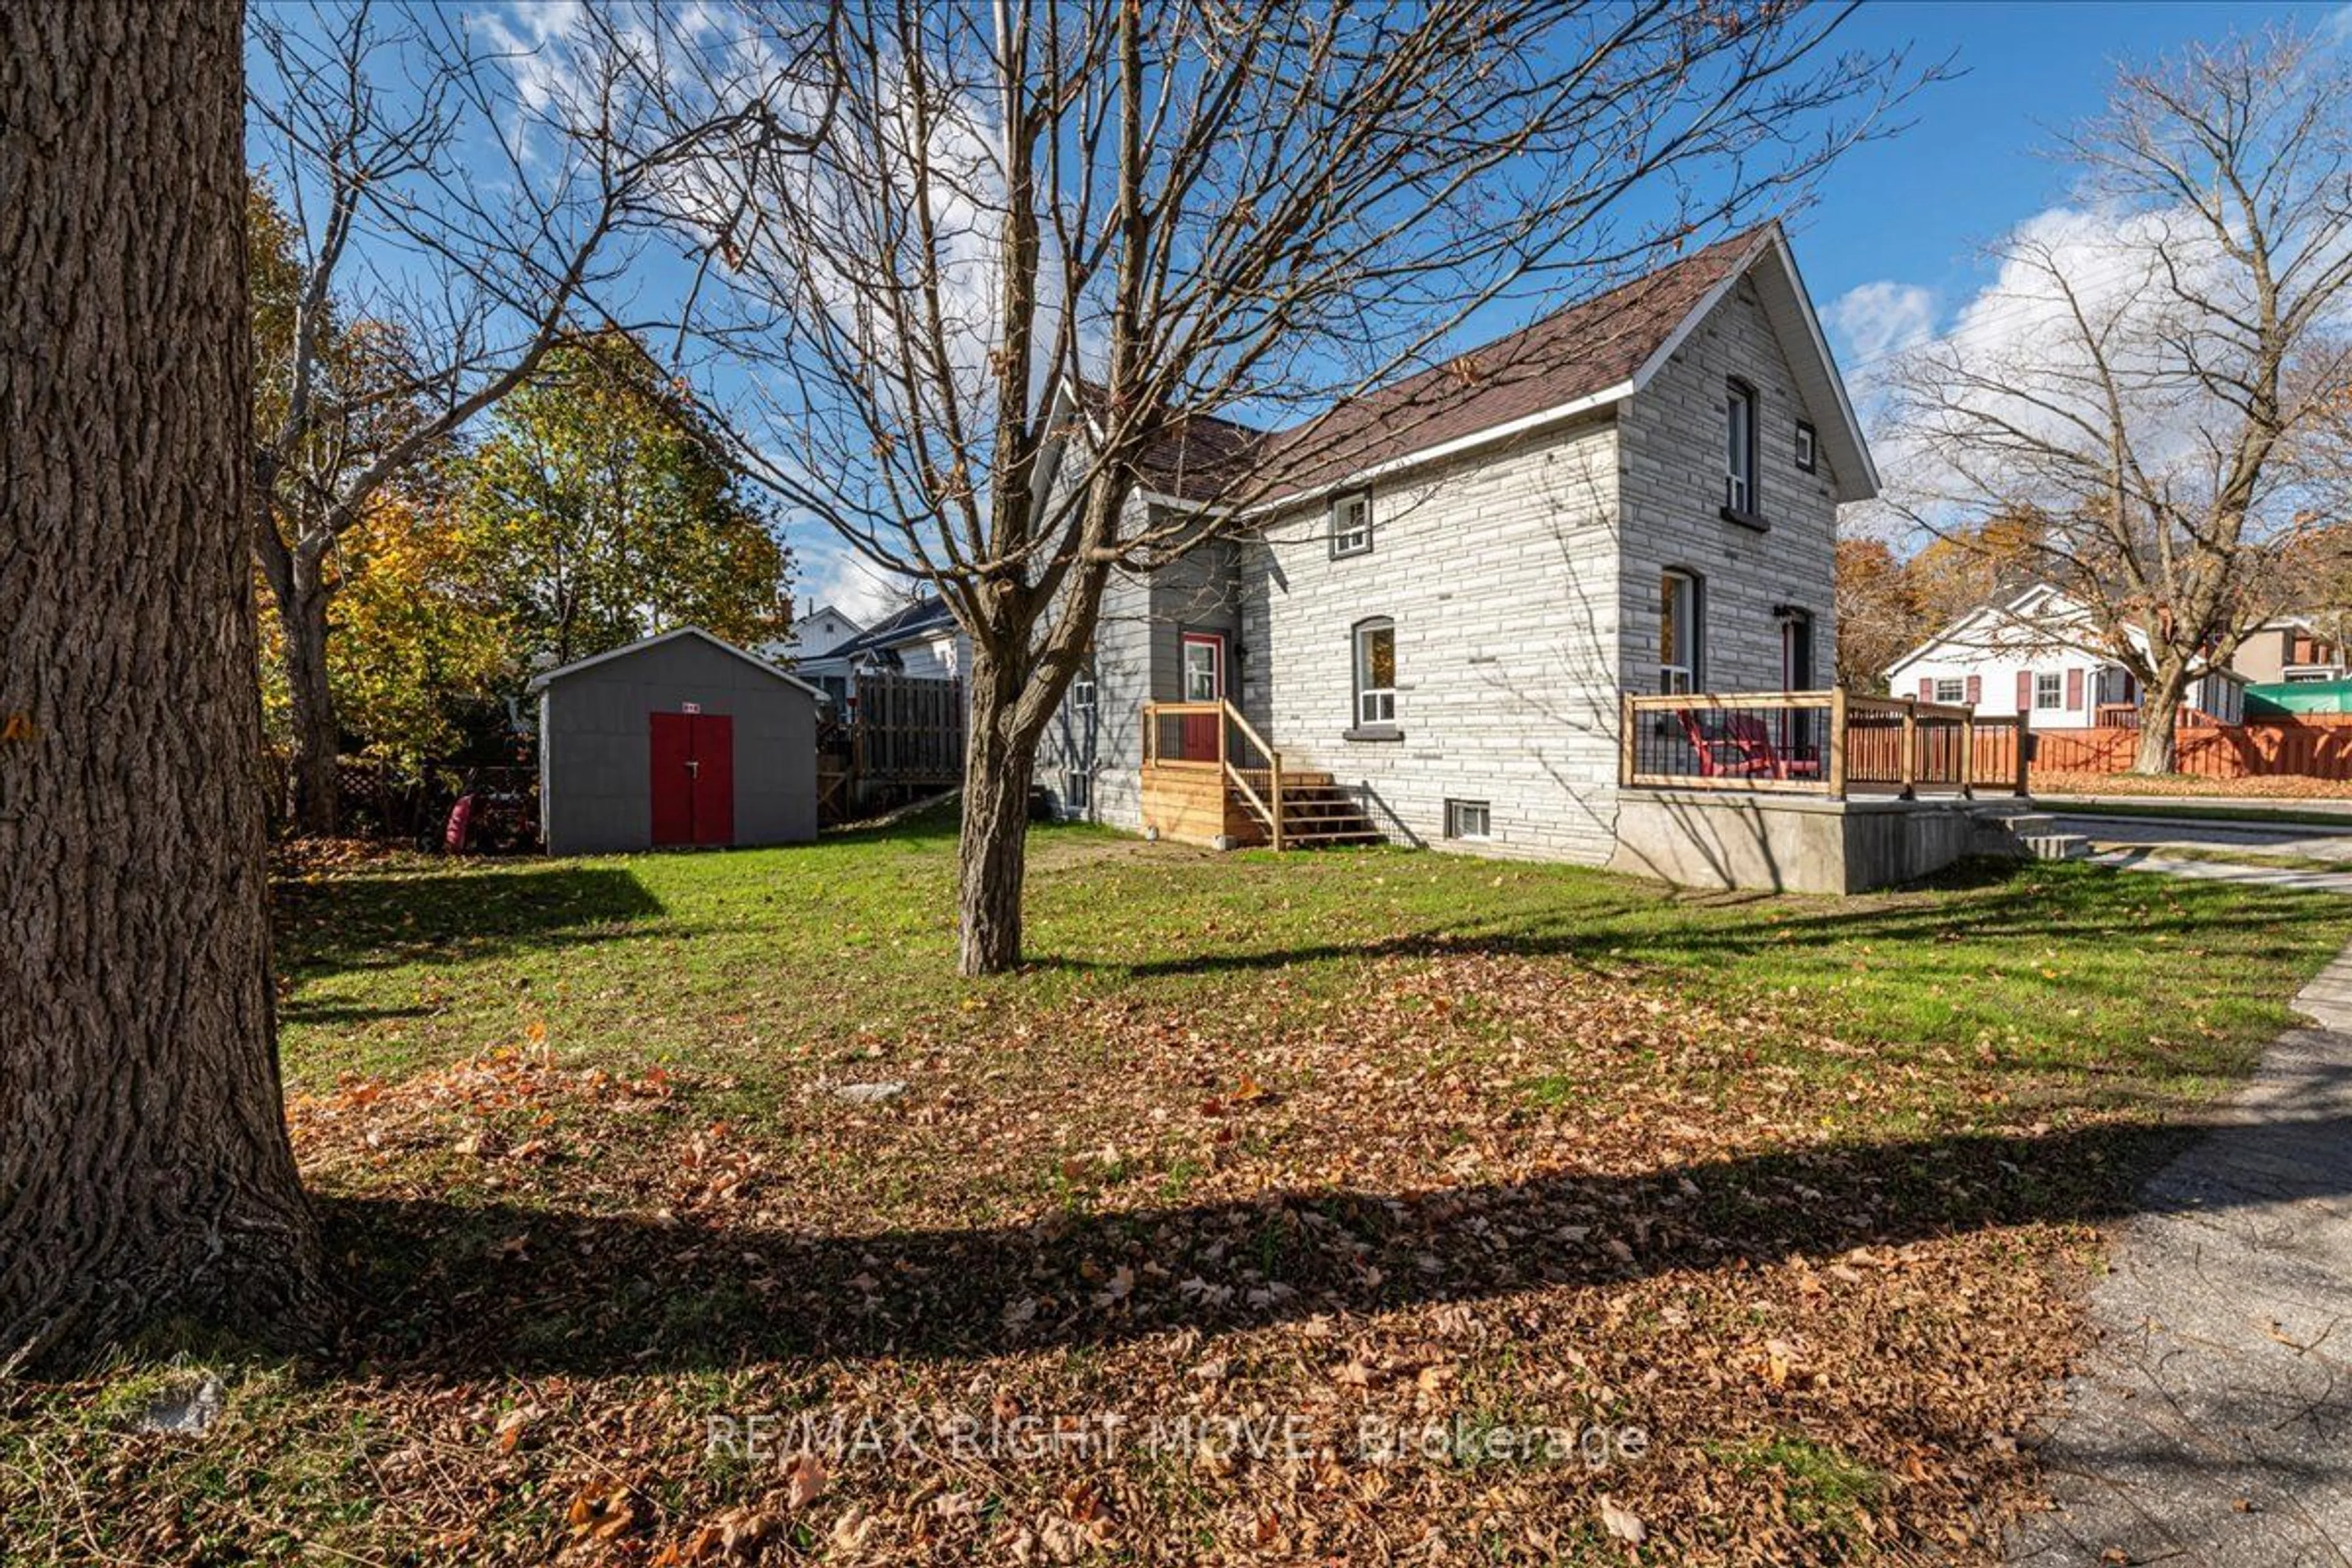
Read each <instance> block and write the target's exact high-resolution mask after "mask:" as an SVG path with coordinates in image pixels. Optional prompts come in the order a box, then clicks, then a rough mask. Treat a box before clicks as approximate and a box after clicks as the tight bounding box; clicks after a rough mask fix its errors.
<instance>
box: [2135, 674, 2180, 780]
mask: <svg viewBox="0 0 2352 1568" xmlns="http://www.w3.org/2000/svg"><path fill="white" fill-rule="evenodd" d="M2188 690H2189V673H2188V671H2187V670H2185V669H2179V668H2164V669H2159V670H2158V671H2157V674H2156V679H2153V680H2151V681H2149V682H2148V683H2147V689H2146V690H2145V691H2144V692H2142V694H2141V697H2140V704H2139V743H2138V745H2137V747H2135V748H2134V749H2133V754H2132V772H2134V773H2170V772H2172V770H2173V766H2174V763H2175V752H2174V746H2173V742H2174V733H2173V732H2174V730H2175V728H2176V727H2177V726H2178V724H2179V720H2180V700H2181V698H2182V697H2184V696H2186V695H2187V694H2188Z"/></svg>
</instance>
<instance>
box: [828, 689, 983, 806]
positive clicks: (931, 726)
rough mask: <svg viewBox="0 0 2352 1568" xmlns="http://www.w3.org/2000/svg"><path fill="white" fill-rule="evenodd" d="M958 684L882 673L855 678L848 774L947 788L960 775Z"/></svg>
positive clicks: (875, 780)
mask: <svg viewBox="0 0 2352 1568" xmlns="http://www.w3.org/2000/svg"><path fill="white" fill-rule="evenodd" d="M963 715H964V697H963V683H962V682H961V681H958V680H940V679H933V678H931V677H929V676H920V675H898V674H892V673H887V672H884V671H878V670H877V671H872V672H867V673H862V674H860V675H859V676H858V678H857V706H856V714H855V715H854V717H853V719H852V721H851V722H850V725H849V732H850V742H851V751H850V758H851V761H850V771H851V773H852V774H853V775H854V776H855V777H856V778H857V779H860V780H865V781H867V782H871V783H875V784H942V785H944V784H955V783H957V782H958V781H960V780H961V778H962V777H963Z"/></svg>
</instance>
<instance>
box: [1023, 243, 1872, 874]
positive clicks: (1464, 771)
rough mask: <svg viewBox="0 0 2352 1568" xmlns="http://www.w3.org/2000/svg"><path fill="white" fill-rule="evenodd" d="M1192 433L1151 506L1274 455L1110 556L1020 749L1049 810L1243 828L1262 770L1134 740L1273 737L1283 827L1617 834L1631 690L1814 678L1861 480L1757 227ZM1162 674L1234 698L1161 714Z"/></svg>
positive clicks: (1858, 462) (1256, 806) (1152, 826)
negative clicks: (1841, 523) (1302, 417)
mask: <svg viewBox="0 0 2352 1568" xmlns="http://www.w3.org/2000/svg"><path fill="white" fill-rule="evenodd" d="M1188 436H1189V440H1188V442H1187V450H1188V451H1190V452H1192V453H1195V454H1207V455H1208V456H1207V457H1205V458H1203V459H1202V461H1200V462H1199V463H1198V464H1197V471H1196V472H1195V473H1194V474H1192V475H1188V473H1187V471H1186V468H1185V466H1184V462H1183V461H1182V460H1181V454H1178V455H1171V458H1169V460H1168V461H1166V462H1164V463H1162V464H1160V465H1159V467H1158V468H1157V470H1156V471H1155V472H1153V473H1152V474H1151V475H1150V476H1149V480H1150V482H1149V483H1148V485H1147V486H1146V488H1145V491H1144V493H1143V494H1141V495H1139V497H1137V498H1136V500H1133V501H1132V502H1131V503H1130V504H1131V505H1133V506H1135V507H1138V508H1143V509H1147V510H1150V512H1152V513H1154V514H1155V517H1154V519H1153V521H1158V520H1159V519H1158V516H1157V514H1164V513H1167V512H1169V511H1171V510H1176V511H1181V510H1182V509H1185V508H1187V507H1192V506H1197V505H1199V504H1201V501H1202V497H1204V496H1206V495H1208V494H1210V493H1212V492H1213V491H1214V490H1215V489H1217V488H1218V483H1219V481H1220V480H1221V479H1222V477H1223V476H1222V475H1221V474H1220V473H1219V472H1218V471H1217V469H1216V467H1215V463H1214V461H1213V455H1214V454H1215V453H1216V452H1217V451H1218V450H1220V449H1223V450H1227V451H1231V450H1246V451H1248V452H1250V453H1251V454H1253V455H1254V457H1255V458H1256V460H1258V461H1259V462H1260V464H1261V468H1262V469H1263V464H1264V463H1265V461H1267V460H1269V459H1268V458H1266V457H1265V454H1268V453H1271V454H1275V456H1274V457H1273V458H1271V459H1270V460H1271V461H1272V462H1273V464H1274V471H1275V473H1276V476H1277V478H1276V483H1275V484H1274V486H1273V487H1272V489H1271V493H1270V494H1269V495H1267V496H1266V498H1265V500H1262V501H1257V502H1255V503H1254V504H1253V505H1252V507H1251V509H1250V510H1249V512H1248V514H1247V516H1246V519H1245V526H1244V527H1243V528H1241V529H1240V530H1239V531H1237V532H1235V533H1234V534H1233V536H1231V537H1227V538H1222V539H1219V540H1217V541H1215V542H1211V543H1208V544H1204V545H1202V546H1201V547H1199V548H1197V549H1195V550H1194V551H1192V552H1190V553H1189V554H1187V555H1186V556H1185V557H1183V558H1182V559H1181V560H1180V561H1178V562H1176V563H1174V564H1172V565H1171V566H1169V567H1166V568H1163V569H1161V570H1160V571H1157V572H1154V573H1151V574H1148V575H1128V576H1122V577H1120V578H1118V580H1117V581H1116V582H1115V583H1114V584H1113V586H1112V588H1111V589H1110V591H1109V592H1108V594H1107V595H1106V600H1105V605H1104V613H1103V618H1102V622H1101V625H1100V626H1099V628H1098V631H1097V637H1096V642H1095V648H1094V660H1093V668H1092V669H1091V670H1090V672H1089V674H1088V676H1087V678H1086V679H1081V680H1080V681H1078V682H1077V683H1076V685H1075V686H1074V688H1073V689H1072V692H1071V694H1070V699H1069V700H1068V702H1067V704H1066V707H1065V710H1064V712H1063V714H1062V718H1061V722H1060V723H1059V724H1058V725H1057V726H1056V727H1055V731H1054V733H1053V734H1052V735H1050V736H1049V738H1048V742H1047V744H1046V746H1045V751H1044V753H1043V755H1042V756H1041V759H1040V765H1039V778H1040V780H1041V782H1042V783H1044V784H1045V786H1046V787H1047V788H1048V789H1049V790H1050V791H1051V792H1052V793H1053V794H1054V795H1055V799H1056V801H1057V803H1058V805H1059V807H1060V809H1061V810H1062V811H1063V812H1064V813H1065V814H1066V815H1070V816H1087V817H1091V818H1095V819H1097V820H1101V821H1105V822H1108V823H1112V824H1115V825H1118V826H1124V827H1128V828H1130V829H1136V830H1157V831H1159V832H1160V833H1163V834H1167V835H1170V836H1172V837H1187V838H1195V839H1200V840H1203V841H1212V842H1216V841H1223V842H1233V841H1243V842H1248V841H1253V840H1254V839H1255V838H1256V837H1261V835H1259V834H1256V833H1254V831H1253V819H1254V818H1257V819H1262V818H1263V817H1264V816H1265V814H1266V811H1267V809H1268V808H1269V807H1270V806H1272V805H1273V804H1274V803H1273V802H1272V801H1271V800H1269V799H1268V798H1266V796H1267V794H1268V791H1267V789H1266V788H1265V785H1266V784H1267V780H1266V779H1265V776H1264V775H1263V774H1257V775H1253V774H1251V773H1249V772H1248V769H1247V768H1244V770H1243V773H1242V774H1241V776H1240V777H1239V778H1238V779H1237V780H1236V781H1235V783H1236V787H1235V788H1234V790H1232V791H1230V792H1229V791H1226V790H1225V789H1224V788H1223V785H1219V786H1218V794H1219V795H1220V796H1222V797H1223V798H1221V799H1218V800H1214V801H1204V800H1202V799H1201V798H1198V796H1197V795H1186V794H1185V793H1184V792H1183V791H1182V790H1181V789H1178V788H1175V787H1174V784H1175V781H1174V778H1173V775H1172V773H1170V772H1169V771H1168V770H1164V769H1163V770H1161V773H1164V774H1167V776H1165V777H1162V778H1160V784H1161V785H1162V786H1164V787H1157V788H1155V787H1154V779H1155V773H1154V767H1155V763H1158V762H1160V761H1162V760H1165V759H1167V758H1169V757H1170V756H1171V752H1177V753H1190V754H1193V755H1197V754H1199V753H1200V752H1202V751H1203V750H1204V749H1205V748H1208V747H1211V746H1213V745H1219V744H1222V745H1223V746H1224V747H1226V748H1227V749H1228V750H1232V749H1234V748H1239V749H1240V750H1242V751H1245V752H1253V753H1254V752H1255V751H1256V750H1258V748H1259V746H1260V745H1261V744H1262V745H1263V747H1264V748H1265V749H1266V750H1270V751H1274V752H1279V753H1280V754H1281V766H1282V769H1283V771H1284V773H1286V774H1287V775H1295V776H1296V777H1297V779H1298V780H1300V781H1302V782H1303V784H1304V786H1305V787H1303V788H1302V789H1301V790H1300V791H1299V792H1298V793H1297V795H1295V796H1294V798H1293V800H1292V802H1291V805H1290V810H1291V813H1292V816H1291V819H1290V822H1289V835H1288V837H1289V838H1290V839H1291V840H1293V841H1305V842H1315V841H1317V840H1318V838H1321V839H1326V840H1341V839H1346V838H1351V837H1367V836H1373V835H1376V836H1379V837H1386V838H1390V839H1393V840H1397V841H1401V842H1407V843H1412V844H1422V845H1429V846H1433V847H1449V848H1459V849H1465V850H1472V851H1475V852H1479V853H1484V854H1492V855H1507V856H1524V857H1536V858H1551V859H1564V860H1574V861H1582V862H1588V863H1591V864H1601V863H1604V862H1606V861H1608V860H1609V859H1610V858H1611V857H1612V850H1613V849H1614V848H1615V831H1614V830H1615V820H1616V815H1617V803H1618V794H1619V788H1620V784H1619V779H1620V773H1621V769H1620V739H1621V731H1620V711H1621V709H1620V697H1621V694H1622V693H1624V692H1627V691H1633V692H1662V691H1703V690H1717V691H1748V692H1759V691H1764V692H1770V691H1784V690H1804V689H1815V688H1818V687H1822V686H1825V685H1827V684H1828V683H1829V680H1830V672H1831V670H1832V668H1834V664H1833V658H1832V654H1833V649H1832V646H1831V639H1832V635H1833V617H1832V562H1833V558H1834V542H1835V539H1834V534H1835V517H1836V510H1837V508H1838V506H1839V505H1840V503H1842V502H1847V501H1855V500H1864V499H1867V498H1868V497H1870V496H1871V495H1873V494H1874V493H1875V489H1876V484H1877V478H1876V474H1875V472H1874V469H1873V468H1872V465H1871V459H1870V455H1869V452H1868V450H1867V448H1866V447H1865V446H1864V439H1863V435H1862V431H1861V429H1860V426H1858V424H1857V422H1856V420H1855V418H1854V415H1853V408H1852V406H1851V405H1850V404H1849V402H1848V400H1847V397H1846V394H1845V389H1844V387H1843V383H1842V382H1841V380H1840V377H1839V374H1838V371H1837V367H1836V365H1835V364H1834V363H1832V358H1831V355H1830V353H1829V349H1828V347H1827V344H1826V343H1825V342H1824V341H1823V338H1822V331H1821V325H1820V322H1819V321H1817V319H1816V318H1815V315H1814V311H1813V309H1812V305H1811V301H1810V300H1808V299H1807V297H1806V292H1805V288H1804V284H1803V282H1802V280H1801V279H1800V277H1799V275H1798V272H1797V267H1796V262H1795V259H1794V258H1793V256H1792V255H1791V254H1790V247H1789V242H1788V239H1787V237H1786V235H1785V234H1784V233H1783V232H1782V231H1781V229H1780V226H1778V225H1777V224H1770V225H1766V226H1761V227H1759V228H1756V229H1752V230H1749V231H1748V232H1745V233H1742V234H1739V235H1737V236H1735V237H1731V238H1728V239H1726V240H1723V241H1721V242H1719V243H1717V244H1715V245H1712V246H1709V247H1706V248H1704V249H1701V250H1698V251H1696V252H1694V253H1693V254H1691V255H1689V256H1688V257H1685V258H1682V259H1680V260H1678V261H1675V263H1673V264H1671V265H1669V266H1667V267H1664V268H1661V269H1658V270H1656V271H1654V272H1653V273H1651V274H1649V275H1647V276H1645V277H1643V278H1641V279H1636V280H1634V281H1633V282H1630V283H1628V284H1626V285H1624V286H1622V287H1621V288H1618V289H1613V290H1611V291H1610V292H1608V293H1605V294H1602V295H1601V296H1599V297H1597V298H1595V299H1592V300H1588V301H1586V302H1584V303H1582V304H1580V305H1577V306H1574V307H1572V308H1570V309H1569V310H1563V311H1561V312H1559V313H1558V314H1556V315H1553V316H1550V317H1549V318H1547V319H1545V320H1542V321H1538V322H1536V323H1534V324H1533V325H1531V326H1528V327H1527V328H1525V329H1523V330H1521V331H1517V332H1515V333H1512V334H1510V335H1509V336H1507V337H1506V338H1503V339H1501V340H1499V341H1497V342H1494V343H1490V344H1487V345H1486V346H1484V347H1482V348H1480V349H1477V350H1475V351H1473V352H1471V353H1466V354H1464V355H1461V356H1459V357H1457V358H1456V359H1455V360H1454V361H1452V362H1450V363H1446V364H1444V365H1439V366H1436V367H1434V368H1433V369H1431V370H1429V371H1427V372H1424V373H1423V374H1418V375H1415V376H1412V377H1411V378H1408V379H1405V380H1403V381H1401V382H1400V383H1398V384H1396V385H1394V386H1392V387H1391V388H1389V389H1388V390H1386V391H1383V392H1381V393H1378V394H1375V395H1371V396H1368V397H1365V398H1362V399H1360V400H1357V401H1355V402H1353V403H1350V404H1347V405H1342V406H1340V407H1339V408H1337V409H1335V410H1333V411H1331V412H1330V413H1328V414H1327V415H1325V416H1322V417H1321V418H1320V419H1318V420H1317V421H1313V422H1311V423H1310V424H1309V425H1307V426H1300V427H1298V428H1297V429H1294V430H1277V431H1261V430H1251V429H1248V428H1246V427H1244V426H1236V425H1233V424H1232V423H1230V422H1225V421H1213V422H1210V421H1195V422H1194V423H1193V425H1192V426H1191V428H1190V429H1189V431H1188ZM1286 451H1297V452H1302V453H1309V452H1311V454H1312V455H1311V456H1310V457H1306V458H1302V459H1301V460H1299V461H1298V462H1297V463H1295V464H1292V465H1290V466H1289V467H1288V468H1285V466H1284V464H1283V460H1282V458H1281V457H1280V454H1282V453H1284V452H1286ZM1188 479H1190V480H1191V482H1189V483H1188ZM1154 703H1160V704H1166V703H1187V704H1199V705H1205V704H1211V703H1230V704H1232V705H1233V707H1234V710H1235V712H1236V714H1237V716H1238V719H1239V721H1240V722H1239V723H1238V724H1237V725H1231V726H1227V727H1225V728H1224V729H1223V730H1222V731H1217V730H1215V729H1214V727H1213V725H1212V724H1211V722H1210V721H1209V719H1208V717H1207V715H1206V713H1205V710H1203V709H1200V708H1196V709H1193V710H1191V711H1184V710H1179V711H1178V712H1176V713H1175V714H1173V715H1167V714H1161V715H1160V716H1159V720H1158V721H1159V724H1160V731H1159V732H1158V733H1150V732H1148V731H1147V723H1146V714H1147V705H1148V704H1154ZM1264 763H1265V759H1264V758H1262V757H1255V756H1253V757H1252V758H1250V759H1249V765H1250V766H1255V767H1262V766H1263V765H1264ZM1253 776H1255V778H1256V781H1257V784H1259V786H1260V787H1259V788H1257V789H1255V790H1253V789H1250V788H1247V787H1243V786H1246V785H1248V784H1250V782H1251V779H1252V777H1253ZM1318 786H1320V787H1318ZM1255 826H1257V827H1263V826H1265V824H1264V823H1263V821H1262V820H1259V821H1258V822H1257V823H1256V824H1255Z"/></svg>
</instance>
